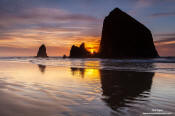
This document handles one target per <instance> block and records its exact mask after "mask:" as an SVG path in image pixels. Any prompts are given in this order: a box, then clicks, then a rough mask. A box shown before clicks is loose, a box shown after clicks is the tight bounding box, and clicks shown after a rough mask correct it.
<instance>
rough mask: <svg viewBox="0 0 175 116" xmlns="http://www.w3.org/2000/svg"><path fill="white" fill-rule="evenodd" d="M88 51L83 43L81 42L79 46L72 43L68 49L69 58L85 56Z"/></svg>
mask: <svg viewBox="0 0 175 116" xmlns="http://www.w3.org/2000/svg"><path fill="white" fill-rule="evenodd" d="M89 56H90V53H89V52H88V51H87V50H86V48H85V44H84V43H82V44H81V45H80V47H77V46H75V45H73V46H72V47H71V50H70V56H69V57H70V58H87V57H89Z"/></svg>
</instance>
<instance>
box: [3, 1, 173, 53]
mask: <svg viewBox="0 0 175 116" xmlns="http://www.w3.org/2000/svg"><path fill="white" fill-rule="evenodd" d="M174 6H175V0H0V56H35V55H36V53H37V50H38V47H39V46H40V45H41V44H45V45H46V47H47V53H48V55H49V56H62V55H63V54H66V55H69V51H70V48H71V46H72V45H73V44H75V45H80V44H81V43H82V42H85V43H86V44H85V46H86V47H87V48H88V49H94V50H95V51H97V50H98V47H99V42H100V39H101V31H102V26H103V20H104V18H105V16H107V15H108V14H109V13H110V11H111V10H113V9H114V8H117V7H118V8H120V9H121V10H123V11H125V12H126V13H128V14H129V15H131V16H132V17H134V18H136V20H138V21H139V22H141V23H143V24H144V25H145V26H146V27H148V28H149V29H150V30H151V32H152V34H153V39H154V42H155V45H156V48H157V50H158V52H159V55H160V56H175V7H174ZM126 28H127V27H126Z"/></svg>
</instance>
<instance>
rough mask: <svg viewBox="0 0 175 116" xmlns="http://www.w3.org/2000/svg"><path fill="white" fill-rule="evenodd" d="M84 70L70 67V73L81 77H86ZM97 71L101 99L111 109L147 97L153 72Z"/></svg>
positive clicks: (130, 104)
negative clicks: (99, 80)
mask: <svg viewBox="0 0 175 116" xmlns="http://www.w3.org/2000/svg"><path fill="white" fill-rule="evenodd" d="M86 70H87V69H83V68H81V69H80V68H71V71H72V75H75V74H77V73H78V74H80V75H81V77H84V76H85V77H88V75H87V74H86ZM88 70H89V69H88ZM96 70H98V69H96ZM98 71H99V73H100V74H99V78H100V79H101V87H102V96H103V98H102V100H103V101H104V102H105V103H106V104H107V105H108V106H109V107H110V108H111V109H113V110H115V111H117V109H118V108H120V107H130V106H132V103H134V102H135V101H137V100H140V101H144V100H146V98H147V97H149V93H150V89H151V86H152V79H153V77H154V73H153V72H134V71H116V70H98Z"/></svg>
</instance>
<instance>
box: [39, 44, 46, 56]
mask: <svg viewBox="0 0 175 116" xmlns="http://www.w3.org/2000/svg"><path fill="white" fill-rule="evenodd" d="M37 57H42V58H47V57H48V56H47V53H46V46H45V45H44V44H42V45H41V46H40V48H39V50H38V53H37Z"/></svg>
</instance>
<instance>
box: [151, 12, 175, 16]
mask: <svg viewBox="0 0 175 116" xmlns="http://www.w3.org/2000/svg"><path fill="white" fill-rule="evenodd" d="M167 16H175V11H172V12H160V13H153V14H151V15H150V17H167Z"/></svg>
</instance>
